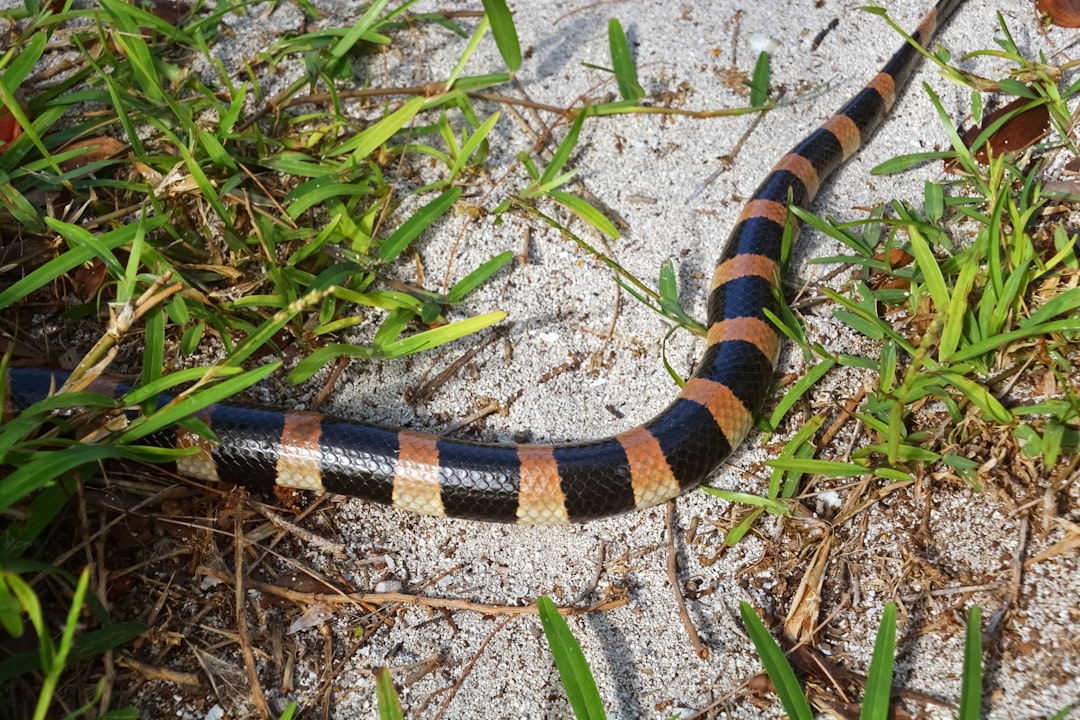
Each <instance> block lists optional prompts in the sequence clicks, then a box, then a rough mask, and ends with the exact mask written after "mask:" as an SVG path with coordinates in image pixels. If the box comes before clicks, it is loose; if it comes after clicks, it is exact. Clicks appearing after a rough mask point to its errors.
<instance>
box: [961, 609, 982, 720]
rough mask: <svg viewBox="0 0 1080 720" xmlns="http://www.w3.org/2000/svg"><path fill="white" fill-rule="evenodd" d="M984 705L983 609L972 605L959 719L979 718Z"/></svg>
mask: <svg viewBox="0 0 1080 720" xmlns="http://www.w3.org/2000/svg"><path fill="white" fill-rule="evenodd" d="M981 705H982V610H981V609H980V608H979V606H978V605H973V606H972V607H971V613H970V614H969V615H968V621H967V636H966V638H965V639H964V675H963V679H962V681H961V686H960V714H959V716H958V717H959V720H979V717H980V716H981V715H980V707H981Z"/></svg>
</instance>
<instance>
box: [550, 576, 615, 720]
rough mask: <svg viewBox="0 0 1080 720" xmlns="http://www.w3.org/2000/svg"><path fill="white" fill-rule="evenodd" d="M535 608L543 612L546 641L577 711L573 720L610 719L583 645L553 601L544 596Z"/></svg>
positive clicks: (567, 693)
mask: <svg viewBox="0 0 1080 720" xmlns="http://www.w3.org/2000/svg"><path fill="white" fill-rule="evenodd" d="M536 607H537V608H538V610H539V611H540V624H541V626H543V628H544V637H546V638H547V642H548V647H550V648H551V655H552V656H553V657H554V658H555V667H557V668H558V669H559V677H560V678H561V679H562V684H563V688H564V689H565V690H566V697H567V698H568V699H569V700H570V707H571V708H573V710H574V717H575V718H577V720H603V718H605V717H607V715H606V713H605V712H604V704H603V701H602V700H601V699H600V691H599V690H597V689H596V680H594V679H593V676H592V671H591V670H590V669H589V663H588V662H587V661H586V660H585V653H583V652H582V651H581V645H579V644H578V641H577V639H576V638H575V637H574V634H573V633H572V632H570V627H569V626H568V625H567V624H566V620H564V619H563V617H562V615H560V614H559V610H558V608H556V607H555V603H554V602H553V601H552V600H551V598H549V597H547V596H546V595H541V596H540V597H539V598H537V600H536Z"/></svg>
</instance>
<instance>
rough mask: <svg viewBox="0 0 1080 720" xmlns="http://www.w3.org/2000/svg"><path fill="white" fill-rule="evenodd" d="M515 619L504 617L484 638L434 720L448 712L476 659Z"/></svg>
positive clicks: (451, 688)
mask: <svg viewBox="0 0 1080 720" xmlns="http://www.w3.org/2000/svg"><path fill="white" fill-rule="evenodd" d="M513 619H514V618H513V616H508V617H504V618H503V619H502V621H501V622H500V623H499V624H498V625H496V626H495V627H494V628H493V629H492V631H491V632H490V633H489V634H488V636H487V637H486V638H484V642H482V643H480V647H478V648H477V649H476V652H475V653H473V656H472V657H471V658H469V662H467V663H465V667H464V668H462V670H461V675H459V676H458V679H457V680H455V681H454V684H453V685H452V686H451V687H450V694H449V695H447V697H446V700H445V701H444V702H443V704H442V705H441V706H440V707H439V711H438V712H437V713H435V716H434V718H433V720H439V718H441V717H442V716H443V713H444V712H446V708H448V707H450V703H451V702H452V701H453V699H454V696H455V695H457V692H458V690H460V689H461V684H462V683H463V682H465V678H467V677H468V676H469V673H470V672H472V669H473V665H475V664H476V661H477V660H479V659H480V656H481V655H483V654H484V650H485V649H486V648H487V646H488V643H489V642H491V639H492V638H494V637H495V636H496V635H498V634H499V631H500V630H502V629H503V628H504V627H506V625H507V623H509V622H510V621H511V620H513Z"/></svg>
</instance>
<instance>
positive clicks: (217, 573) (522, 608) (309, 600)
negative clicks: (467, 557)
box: [196, 565, 628, 617]
mask: <svg viewBox="0 0 1080 720" xmlns="http://www.w3.org/2000/svg"><path fill="white" fill-rule="evenodd" d="M196 574H197V575H206V576H209V577H213V578H217V579H219V580H224V581H226V582H228V581H230V580H232V579H233V578H232V577H230V576H229V574H228V573H226V572H225V571H223V570H219V569H217V568H213V567H209V566H206V565H200V566H199V567H198V569H197V570H196ZM246 587H249V588H251V589H253V590H258V591H259V592H261V593H265V594H267V595H274V596H276V597H280V598H285V599H286V600H290V601H292V602H295V603H298V604H302V605H311V604H314V603H319V602H321V603H326V604H327V605H361V604H365V605H373V604H385V603H405V604H407V605H422V606H424V607H435V608H448V609H450V610H467V611H469V612H476V613H480V614H482V615H536V614H538V613H539V611H538V610H537V608H536V605H494V604H490V603H478V602H473V601H471V600H461V599H457V598H432V597H423V596H420V595H410V594H408V593H403V592H385V593H346V592H342V593H338V594H333V595H331V594H327V593H309V592H298V591H296V590H289V589H288V588H283V587H280V586H278V585H272V584H270V583H264V582H259V581H257V580H251V579H248V581H247V584H246ZM627 595H628V593H627V591H626V589H625V588H609V589H608V592H607V596H606V597H605V598H604V599H602V600H600V601H599V602H597V603H596V604H594V605H589V606H587V607H561V608H559V609H558V611H559V614H560V615H563V616H564V617H568V616H571V615H586V614H588V613H594V612H606V611H608V610H612V609H614V608H617V607H622V606H623V605H626V603H627Z"/></svg>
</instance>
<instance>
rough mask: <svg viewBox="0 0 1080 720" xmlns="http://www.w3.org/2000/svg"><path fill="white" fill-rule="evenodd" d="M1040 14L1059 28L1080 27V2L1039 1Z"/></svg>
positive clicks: (1061, 0) (1065, 0)
mask: <svg viewBox="0 0 1080 720" xmlns="http://www.w3.org/2000/svg"><path fill="white" fill-rule="evenodd" d="M1039 12H1040V13H1042V14H1043V15H1046V16H1047V17H1049V18H1050V22H1052V23H1053V24H1054V25H1057V26H1058V27H1070V28H1074V27H1080V0H1039Z"/></svg>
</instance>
